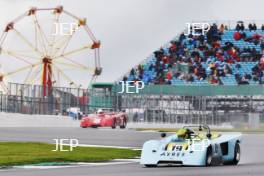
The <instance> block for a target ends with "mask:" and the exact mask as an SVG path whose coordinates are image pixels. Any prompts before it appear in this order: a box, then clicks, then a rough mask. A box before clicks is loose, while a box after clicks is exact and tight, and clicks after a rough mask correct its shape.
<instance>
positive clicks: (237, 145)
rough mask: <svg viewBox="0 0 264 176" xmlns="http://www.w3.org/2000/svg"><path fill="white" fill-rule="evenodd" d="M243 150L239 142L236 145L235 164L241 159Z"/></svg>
mask: <svg viewBox="0 0 264 176" xmlns="http://www.w3.org/2000/svg"><path fill="white" fill-rule="evenodd" d="M240 156H241V152H240V145H239V143H238V142H237V143H236V146H235V155H234V165H237V164H238V162H239V160H240Z"/></svg>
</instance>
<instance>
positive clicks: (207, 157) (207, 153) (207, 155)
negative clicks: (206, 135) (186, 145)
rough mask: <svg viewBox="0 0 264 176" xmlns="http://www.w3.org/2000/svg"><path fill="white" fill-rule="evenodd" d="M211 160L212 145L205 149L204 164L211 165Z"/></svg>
mask: <svg viewBox="0 0 264 176" xmlns="http://www.w3.org/2000/svg"><path fill="white" fill-rule="evenodd" d="M212 160H213V151H212V147H208V148H207V151H206V158H205V165H206V166H211V165H212Z"/></svg>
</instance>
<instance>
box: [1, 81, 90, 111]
mask: <svg viewBox="0 0 264 176" xmlns="http://www.w3.org/2000/svg"><path fill="white" fill-rule="evenodd" d="M43 91H48V90H44V89H43V86H40V85H25V84H18V83H9V92H8V94H0V111H4V112H15V113H25V114H65V113H66V111H67V109H68V108H70V107H79V108H80V109H81V111H82V112H84V113H86V112H88V91H87V89H81V88H65V87H53V88H52V89H51V90H49V94H46V95H48V96H43Z"/></svg>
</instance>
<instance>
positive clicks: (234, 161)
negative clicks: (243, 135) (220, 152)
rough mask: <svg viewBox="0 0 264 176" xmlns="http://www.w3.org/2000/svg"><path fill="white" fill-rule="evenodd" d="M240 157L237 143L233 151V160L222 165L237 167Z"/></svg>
mask: <svg viewBox="0 0 264 176" xmlns="http://www.w3.org/2000/svg"><path fill="white" fill-rule="evenodd" d="M240 156H241V150H240V145H239V143H238V142H237V143H236V145H235V150H234V158H233V160H232V161H229V162H226V163H224V165H237V164H238V163H239V161H240Z"/></svg>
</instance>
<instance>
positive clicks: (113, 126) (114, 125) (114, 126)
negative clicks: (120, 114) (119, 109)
mask: <svg viewBox="0 0 264 176" xmlns="http://www.w3.org/2000/svg"><path fill="white" fill-rule="evenodd" d="M115 128H116V120H114V121H113V124H112V129H115Z"/></svg>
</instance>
